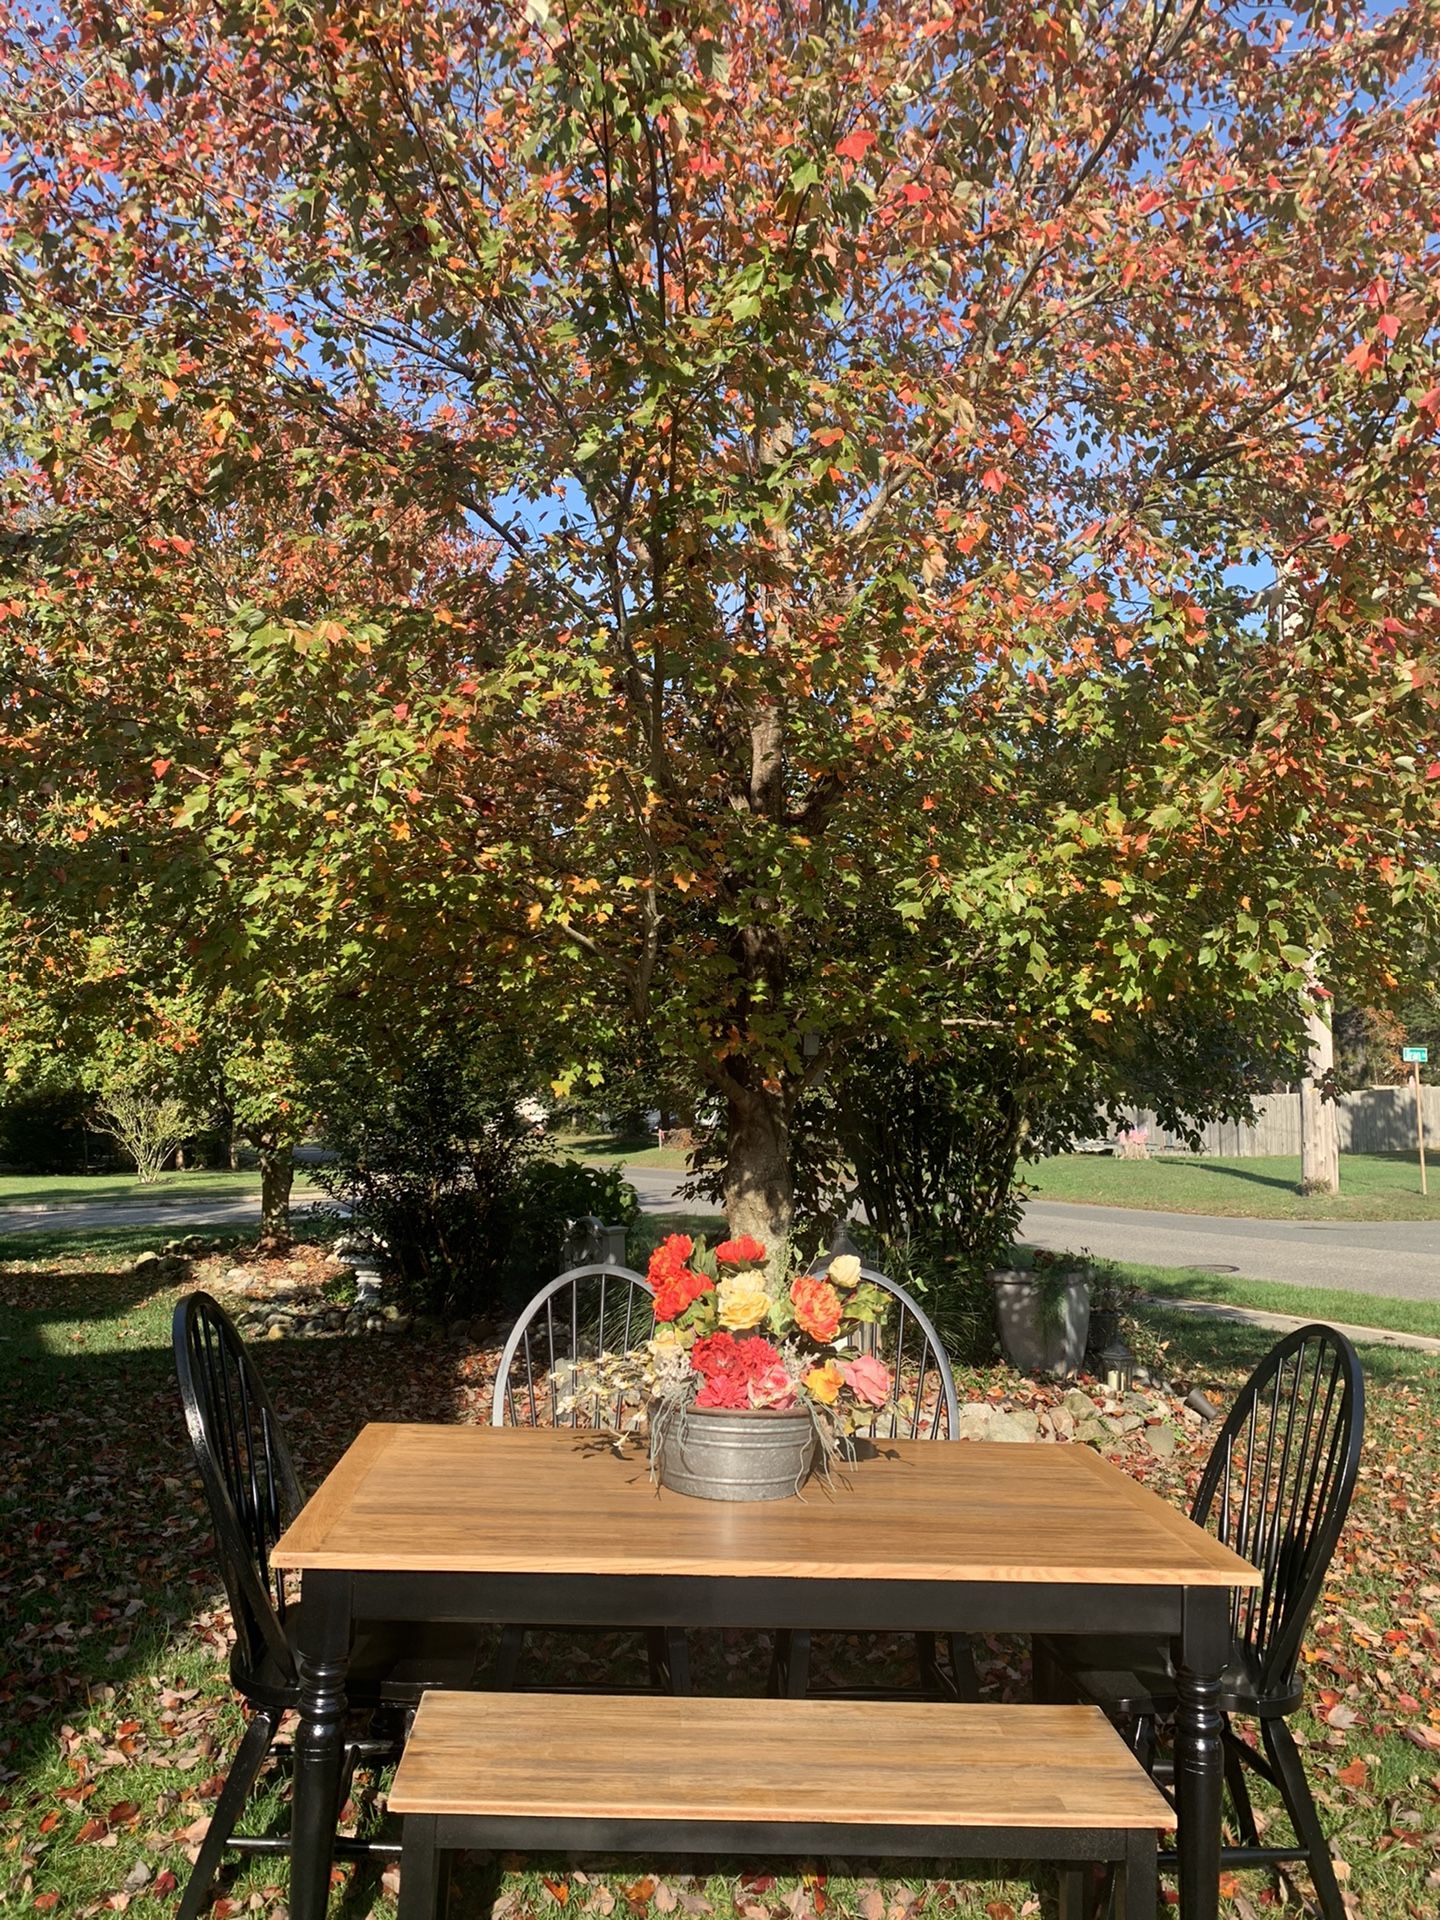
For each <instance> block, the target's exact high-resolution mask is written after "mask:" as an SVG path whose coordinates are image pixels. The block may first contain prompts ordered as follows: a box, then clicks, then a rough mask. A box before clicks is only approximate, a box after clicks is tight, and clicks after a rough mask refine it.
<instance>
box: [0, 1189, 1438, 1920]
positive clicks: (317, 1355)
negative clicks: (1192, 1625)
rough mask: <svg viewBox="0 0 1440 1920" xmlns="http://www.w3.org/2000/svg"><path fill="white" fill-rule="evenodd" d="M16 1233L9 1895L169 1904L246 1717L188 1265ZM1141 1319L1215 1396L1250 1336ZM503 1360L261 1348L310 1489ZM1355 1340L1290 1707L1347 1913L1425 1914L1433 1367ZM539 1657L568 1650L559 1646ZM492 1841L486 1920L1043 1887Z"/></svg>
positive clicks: (289, 1343)
mask: <svg viewBox="0 0 1440 1920" xmlns="http://www.w3.org/2000/svg"><path fill="white" fill-rule="evenodd" d="M671 1224H674V1223H672V1222H669V1221H665V1220H655V1221H653V1222H647V1225H653V1226H654V1228H655V1229H656V1230H657V1231H664V1230H665V1229H666V1228H667V1227H668V1226H670V1225H671ZM62 1249H63V1250H62ZM19 1252H20V1249H19V1248H16V1247H13V1246H10V1245H7V1244H6V1243H4V1242H0V1428H3V1431H4V1432H5V1433H6V1435H7V1437H8V1444H7V1446H6V1448H5V1450H4V1452H3V1453H0V1649H3V1651H0V1905H10V1906H13V1909H14V1910H15V1911H17V1912H21V1911H23V1912H41V1913H46V1912H52V1913H57V1914H60V1915H63V1916H66V1917H67V1920H70V1917H71V1916H74V1917H76V1920H88V1917H89V1916H93V1915H99V1914H103V1913H109V1912H117V1911H123V1910H125V1909H126V1908H129V1909H130V1910H131V1911H132V1913H133V1914H135V1915H137V1916H141V1917H142V1920H143V1917H145V1916H149V1915H151V1914H154V1915H155V1916H157V1920H158V1916H160V1915H161V1914H162V1913H164V1914H170V1913H173V1911H174V1906H175V1900H176V1882H177V1880H179V1879H182V1878H183V1875H184V1872H185V1869H186V1859H187V1848H193V1847H194V1845H195V1843H196V1836H197V1833H198V1831H199V1828H198V1824H197V1823H199V1822H202V1821H203V1820H204V1819H205V1818H206V1816H207V1813H208V1810H209V1809H210V1807H211V1806H213V1804H214V1799H215V1796H216V1794H217V1792H218V1790H219V1784H220V1780H219V1776H220V1775H221V1774H223V1771H224V1769H225V1767H226V1766H227V1765H228V1762H229V1758H230V1755H231V1753H232V1751H233V1748H234V1745H235V1742H236V1739H237V1737H238V1734H239V1731H240V1727H241V1718H240V1713H239V1710H238V1708H237V1706H236V1704H235V1702H234V1700H233V1698H232V1696H231V1694H230V1691H229V1688H228V1686H227V1683H226V1675H225V1665H224V1654H225V1645H226V1634H227V1625H228V1622H227V1616H226V1612H225V1608H224V1601H223V1595H222V1594H221V1591H220V1588H219V1585H218V1582H217V1580H216V1577H215V1574H214V1570H213V1562H212V1559H211V1555H210V1548H209V1536H208V1525H207V1520H206V1515H205V1510H204V1505H203V1502H202V1500H201V1497H200V1493H199V1489H198V1487H197V1485H196V1483H195V1479H194V1474H193V1471H192V1467H191V1463H190V1459H189V1455H188V1451H187V1449H186V1446H185V1444H184V1439H183V1434H182V1430H181V1421H180V1413H179V1407H178V1402H177V1398H176V1394H175V1388H174V1382H173V1376H172V1371H171V1361H170V1353H169V1317H170V1310H171V1307H172V1304H173V1301H174V1299H175V1297H176V1293H177V1291H178V1290H179V1289H177V1288H175V1287H173V1286H167V1287H165V1288H163V1289H161V1290H160V1291H154V1290H152V1288H151V1287H150V1286H147V1284H146V1281H145V1277H144V1276H143V1275H141V1276H137V1275H129V1274H125V1273H123V1272H121V1271H119V1268H120V1265H121V1258H120V1253H119V1251H117V1250H115V1249H113V1248H111V1247H110V1246H109V1245H108V1244H107V1245H106V1246H104V1247H95V1248H94V1249H91V1250H86V1249H84V1248H83V1247H81V1246H80V1245H78V1244H77V1241H76V1239H75V1237H74V1236H69V1237H67V1239H66V1241H64V1242H60V1241H59V1240H58V1239H55V1238H52V1239H50V1240H49V1242H48V1243H45V1242H36V1241H30V1240H27V1242H26V1243H25V1247H24V1255H23V1257H20V1258H15V1257H12V1256H14V1255H16V1254H18V1253H19ZM222 1258H223V1260H224V1262H225V1263H227V1264H228V1262H229V1260H230V1259H231V1258H233V1255H230V1254H227V1255H225V1256H223V1257H222ZM212 1273H213V1270H212V1269H211V1268H209V1267H204V1266H202V1267H201V1268H200V1270H199V1271H198V1273H197V1274H196V1276H195V1277H196V1278H197V1279H198V1280H200V1281H202V1282H204V1283H209V1282H210V1281H211V1279H212ZM1211 1278H1213V1276H1211ZM1149 1330H1150V1332H1151V1334H1152V1335H1154V1336H1156V1337H1158V1338H1160V1339H1161V1340H1163V1341H1164V1342H1166V1344H1167V1364H1168V1366H1169V1368H1170V1370H1171V1372H1172V1373H1173V1374H1174V1375H1175V1376H1176V1377H1177V1378H1178V1380H1179V1381H1180V1382H1181V1383H1182V1385H1188V1384H1196V1385H1200V1386H1202V1387H1204V1389H1205V1390H1206V1391H1207V1392H1208V1393H1209V1394H1211V1396H1212V1397H1213V1398H1215V1399H1217V1400H1220V1401H1224V1400H1226V1399H1227V1398H1228V1397H1229V1395H1230V1394H1231V1393H1232V1392H1233V1391H1234V1389H1235V1387H1236V1386H1237V1385H1238V1383H1239V1381H1240V1380H1241V1379H1242V1378H1243V1375H1244V1373H1245V1372H1246V1371H1247V1370H1248V1368H1249V1366H1250V1365H1252V1364H1253V1363H1254V1361H1255V1360H1256V1359H1257V1358H1258V1356H1259V1355H1260V1353H1261V1352H1262V1351H1263V1350H1264V1347H1265V1346H1266V1345H1267V1344H1268V1337H1267V1336H1266V1335H1264V1334H1262V1333H1260V1332H1258V1331H1256V1330H1254V1329H1250V1328H1247V1327H1243V1326H1235V1325H1232V1324H1228V1323H1219V1322H1210V1321H1202V1320H1198V1319H1194V1318H1187V1317H1184V1316H1181V1315H1174V1314H1167V1313H1166V1312H1165V1311H1164V1310H1163V1309H1153V1310H1151V1313H1150V1329H1149ZM494 1357H495V1353H494V1345H493V1343H492V1342H489V1341H479V1342H477V1341H475V1340H473V1339H471V1338H470V1337H468V1336H467V1335H466V1334H464V1333H461V1332H453V1333H452V1332H444V1333H441V1332H428V1333H425V1334H415V1335H412V1336H405V1337H400V1338H395V1337H391V1338H386V1339H383V1340H382V1339H379V1338H377V1339H375V1340H373V1341H371V1340H366V1341H363V1342H357V1341H355V1340H350V1339H336V1340H285V1341H279V1342H275V1343H273V1344H271V1343H267V1344H266V1346H265V1349H264V1352H263V1355H262V1357H261V1365H262V1368H263V1370H264V1372H265V1374H266V1377H267V1379H268V1380H269V1382H270V1384H271V1387H272V1391H273V1392H274V1394H275V1397H276V1399H277V1401H278V1403H279V1405H280V1408H281V1410H282V1413H283V1414H284V1416H285V1418H286V1424H287V1431H288V1433H289V1435H290V1438H291V1441H292V1444H293V1446H294V1449H295V1452H296V1454H297V1457H298V1459H299V1462H300V1466H301V1470H302V1473H303V1475H304V1476H305V1477H306V1479H307V1480H308V1481H309V1483H310V1484H312V1485H313V1484H314V1483H315V1481H316V1480H317V1479H318V1478H319V1476H320V1475H321V1474H322V1473H323V1472H324V1471H325V1469H326V1467H327V1466H328V1465H329V1464H330V1463H331V1462H332V1461H333V1460H334V1459H335V1458H336V1457H337V1456H338V1455H339V1453H340V1452H341V1450H342V1449H343V1447H344V1446H345V1445H346V1443H347V1442H348V1441H349V1440H350V1439H351V1437H352V1436H353V1435H354V1433H355V1432H356V1430H357V1429H358V1428H359V1426H360V1425H361V1424H362V1423H363V1421H365V1420H366V1419H425V1420H457V1419H459V1420H475V1419H480V1418H483V1417H484V1407H485V1404H486V1402H487V1400H488V1391H487V1389H488V1386H489V1383H490V1380H491V1377H492V1373H493V1366H494ZM1366 1362H1367V1369H1368V1374H1369V1389H1370V1424H1369V1434H1368V1447H1367V1456H1366V1462H1365V1467H1364V1473H1363V1479H1362V1484H1361V1488H1360V1491H1359V1494H1358V1496H1357V1501H1356V1507H1355V1510H1354V1512H1353V1514H1352V1518H1351V1522H1350V1525H1349V1527H1348V1529H1347V1531H1346V1534H1345V1537H1344V1539H1343V1542H1342V1547H1341V1552H1340V1554H1339V1556H1338V1558H1337V1560H1336V1562H1335V1565H1334V1571H1333V1578H1332V1579H1331V1581H1330V1583H1329V1585H1328V1586H1327V1589H1326V1592H1325V1596H1324V1599H1323V1601H1322V1603H1321V1605H1320V1607H1319V1608H1318V1610H1317V1613H1316V1615H1315V1618H1314V1621H1313V1622H1312V1628H1311V1634H1310V1644H1309V1647H1308V1649H1307V1654H1306V1666H1307V1677H1308V1703H1307V1709H1306V1710H1305V1711H1304V1712H1302V1713H1301V1714H1300V1715H1298V1716H1297V1718H1296V1720H1295V1722H1294V1723H1292V1724H1294V1725H1295V1727H1296V1731H1297V1733H1298V1735H1299V1736H1300V1737H1301V1738H1302V1739H1303V1740H1304V1742H1305V1746H1306V1751H1307V1757H1308V1764H1309V1768H1310V1772H1311V1776H1312V1779H1313V1780H1314V1782H1315V1785H1316V1789H1317V1793H1318V1795H1319V1798H1320V1801H1321V1804H1322V1807H1323V1809H1324V1812H1325V1817H1326V1819H1327V1821H1328V1823H1329V1827H1330V1831H1331V1833H1332V1835H1333V1837H1334V1841H1335V1845H1336V1849H1337V1852H1338V1853H1339V1854H1340V1856H1341V1857H1342V1858H1343V1859H1344V1860H1345V1862H1346V1863H1347V1869H1348V1878H1347V1886H1348V1891H1349V1892H1350V1893H1351V1894H1353V1896H1354V1898H1355V1900H1356V1902H1357V1906H1356V1912H1357V1914H1358V1915H1361V1916H1363V1920H1421V1916H1431V1915H1433V1913H1434V1912H1435V1892H1434V1889H1435V1884H1436V1881H1435V1875H1436V1872H1437V1867H1440V1630H1437V1621H1440V1568H1437V1544H1440V1368H1437V1367H1436V1366H1435V1365H1434V1364H1433V1363H1432V1362H1430V1361H1429V1360H1428V1359H1426V1358H1424V1357H1423V1356H1417V1355H1413V1354H1406V1353H1402V1352H1395V1351H1391V1350H1388V1349H1372V1350H1371V1351H1369V1352H1368V1353H1367V1355H1366ZM1007 1381H1013V1376H1010V1375H1008V1374H1006V1373H1005V1372H1004V1370H1003V1369H999V1368H997V1369H994V1370H993V1371H991V1372H988V1373H978V1374H967V1375H966V1376H964V1378H963V1381H962V1388H963V1392H964V1394H965V1395H966V1396H967V1397H975V1396H977V1395H980V1394H983V1393H984V1392H985V1391H986V1389H987V1387H998V1386H1003V1385H1004V1384H1005V1383H1006V1382H1007ZM1207 1440H1208V1435H1206V1434H1205V1433H1204V1432H1203V1431H1197V1430H1195V1429H1186V1430H1185V1431H1184V1432H1182V1433H1181V1434H1180V1435H1179V1441H1178V1445H1177V1450H1176V1453H1175V1455H1174V1456H1173V1457H1171V1458H1168V1459H1157V1460H1154V1461H1150V1462H1148V1463H1147V1465H1146V1466H1145V1467H1144V1469H1143V1471H1144V1475H1145V1477H1146V1479H1147V1480H1149V1481H1150V1482H1151V1484H1153V1485H1154V1486H1155V1488H1156V1490H1157V1491H1158V1492H1159V1493H1161V1494H1162V1495H1163V1496H1164V1497H1165V1498H1167V1499H1169V1500H1171V1501H1173V1502H1176V1503H1182V1502H1183V1500H1184V1499H1185V1497H1186V1486H1187V1482H1190V1483H1193V1479H1194V1475H1195V1473H1196V1470H1197V1467H1198V1463H1199V1459H1200V1456H1201V1454H1202V1452H1203V1450H1204V1447H1205V1446H1206V1444H1207ZM1130 1464H1131V1466H1132V1470H1136V1471H1140V1469H1139V1468H1138V1467H1136V1466H1135V1463H1134V1461H1133V1460H1132V1461H1131V1463H1130ZM702 1639H703V1640H704V1642H705V1644H704V1645H703V1646H702V1645H701V1644H700V1642H701V1640H702ZM695 1651H696V1656H697V1661H698V1662H699V1664H700V1665H701V1667H702V1670H703V1671H704V1673H705V1679H706V1684H708V1685H713V1686H719V1687H725V1688H730V1689H734V1690H737V1691H752V1690H753V1691H759V1690H761V1689H762V1688H763V1685H764V1676H765V1658H764V1647H763V1644H756V1642H755V1639H754V1637H753V1636H726V1637H725V1638H724V1639H723V1640H722V1639H721V1638H720V1637H719V1636H698V1635H697V1636H695ZM539 1657H540V1658H541V1659H542V1660H544V1659H546V1658H547V1657H549V1658H555V1659H557V1660H558V1661H559V1663H560V1664H559V1665H558V1667H557V1668H556V1669H555V1670H556V1671H557V1672H559V1673H567V1674H569V1673H573V1672H574V1670H575V1664H576V1659H575V1655H574V1652H573V1644H566V1643H563V1642H562V1643H561V1646H560V1649H559V1651H558V1653H555V1654H551V1655H548V1656H547V1653H546V1651H545V1650H544V1649H543V1648H542V1649H541V1650H540V1653H539ZM628 1657H632V1658H633V1657H634V1653H633V1650H632V1651H631V1653H630V1654H629V1656H628ZM981 1664H982V1669H983V1671H984V1674H985V1678H986V1684H987V1687H988V1689H989V1690H990V1691H991V1692H992V1693H994V1694H998V1695H1002V1696H1003V1695H1011V1694H1017V1693H1023V1690H1024V1687H1025V1684H1026V1674H1025V1654H1024V1649H1023V1647H1022V1646H1020V1645H1019V1644H1018V1643H1014V1642H1008V1641H1005V1640H1003V1639H998V1638H997V1639H995V1640H992V1641H990V1642H988V1643H987V1644H986V1645H985V1646H984V1648H982V1660H981ZM283 1791H284V1789H283V1787H282V1786H281V1785H279V1784H278V1783H277V1784H273V1785H272V1786H271V1788H270V1790H269V1795H268V1799H267V1801H266V1802H264V1803H262V1804H259V1805H256V1806H255V1807H254V1808H252V1816H251V1817H252V1822H262V1821H264V1820H266V1819H270V1818H274V1819H277V1820H278V1819H280V1818H282V1817H283V1810H282V1809H281V1808H280V1806H279V1802H280V1799H281V1798H282V1795H283ZM502 1866H503V1869H504V1871H503V1872H500V1873H498V1874H497V1875H496V1877H495V1884H494V1892H495V1907H494V1911H495V1914H496V1915H497V1917H498V1920H555V1915H556V1914H557V1912H558V1911H559V1910H560V1909H562V1908H563V1909H565V1910H567V1911H568V1912H570V1913H579V1914H586V1915H590V1914H597V1915H601V1916H609V1915H617V1916H618V1920H650V1916H651V1915H652V1914H653V1915H655V1916H665V1915H669V1914H672V1913H679V1914H681V1915H684V1916H691V1915H699V1916H705V1915H713V1916H715V1917H716V1920H812V1916H819V1915H822V1914H825V1913H826V1912H827V1911H828V1913H829V1914H830V1915H831V1916H832V1917H833V1916H843V1920H852V1917H853V1920H930V1916H934V1920H1017V1916H1025V1915H1037V1916H1044V1915H1049V1914H1051V1913H1052V1912H1053V1892H1052V1891H1051V1890H1050V1888H1049V1886H1048V1885H1047V1883H1046V1882H1045V1880H1044V1878H1043V1877H1042V1878H1041V1880H1040V1882H1039V1886H1040V1889H1041V1891H1040V1895H1039V1898H1038V1900H1037V1898H1036V1896H1035V1894H1034V1893H1033V1891H1032V1885H1031V1882H1030V1881H1029V1880H1028V1879H1026V1878H1012V1877H1010V1876H1008V1875H1007V1874H1005V1873H1004V1871H1003V1870H997V1871H995V1872H994V1873H993V1875H992V1874H988V1873H985V1872H981V1873H979V1874H973V1873H970V1874H967V1875H966V1877H965V1878H963V1879H956V1878H954V1877H953V1874H952V1873H951V1872H950V1871H949V1870H948V1869H946V1868H943V1867H941V1868H936V1869H935V1870H934V1877H932V1876H931V1875H930V1874H928V1873H926V1871H925V1869H924V1868H923V1866H920V1867H917V1868H916V1870H915V1871H914V1872H913V1873H911V1874H906V1875H897V1874H896V1872H895V1871H894V1867H893V1865H882V1866H880V1867H879V1868H878V1869H875V1870H870V1869H867V1866H866V1864H865V1863H864V1862H838V1861H828V1862H816V1863H814V1864H813V1870H812V1871H810V1872H808V1873H803V1874H802V1873H797V1872H795V1871H794V1870H793V1867H787V1866H784V1865H780V1864H774V1863H766V1862H746V1863H735V1862H728V1863H727V1862H695V1863H684V1862H663V1863H662V1862H654V1863H651V1862H647V1861H638V1860H636V1861H630V1862H627V1863H625V1864H624V1865H623V1868H618V1869H617V1868H615V1867H612V1866H609V1865H607V1863H604V1862H593V1861H590V1862H584V1863H581V1870H579V1871H576V1870H574V1863H562V1862H551V1861H545V1862H541V1861H525V1860H513V1859H507V1860H506V1861H504V1862H503V1863H502ZM477 1871H478V1869H477ZM222 1891H223V1897H224V1900H225V1901H226V1903H227V1904H226V1905H224V1906H218V1905H217V1907H216V1908H215V1909H214V1911H215V1912H216V1913H217V1914H218V1915H220V1916H222V1920H223V1916H225V1915H232V1916H233V1915H236V1914H238V1913H240V1912H242V1911H243V1912H247V1913H249V1912H254V1913H257V1914H261V1915H265V1916H268V1917H269V1920H280V1916H281V1914H282V1913H283V1911H284V1907H285V1874H284V1866H283V1862H282V1861H277V1860H269V1859H255V1860H252V1861H251V1862H250V1863H248V1864H246V1865H243V1866H239V1865H237V1866H236V1867H235V1869H234V1871H233V1872H232V1875H231V1877H230V1879H229V1880H228V1883H227V1884H226V1885H225V1886H224V1887H223V1889H222ZM392 1893H393V1877H392V1886H391V1887H388V1888H387V1887H386V1886H385V1885H384V1884H383V1883H382V1882H381V1880H380V1879H379V1878H378V1877H377V1876H376V1875H374V1874H369V1873H366V1872H365V1871H363V1870H362V1871H360V1872H359V1873H357V1872H355V1871H353V1870H347V1871H346V1872H345V1873H343V1874H342V1875H341V1877H340V1880H339V1881H338V1882H337V1886H336V1889H335V1893H334V1898H333V1902H332V1914H333V1915H335V1916H339V1915H342V1914H343V1915H345V1916H348V1920H364V1916H367V1915H373V1916H376V1920H389V1916H391V1915H393V1911H394V1905H393V1899H392ZM1271 1898H1272V1896H1271V1894H1270V1882H1269V1881H1268V1879H1267V1877H1266V1876H1264V1875H1261V1874H1248V1875H1243V1876H1240V1877H1239V1878H1237V1879H1233V1880H1227V1883H1226V1901H1225V1908H1226V1912H1227V1913H1231V1914H1234V1915H1236V1916H1238V1920H1255V1916H1256V1914H1257V1912H1258V1910H1259V1908H1260V1907H1261V1906H1264V1905H1268V1904H1269V1902H1270V1900H1271ZM471 1910H478V1909H472V1908H470V1907H467V1908H466V1911H471Z"/></svg>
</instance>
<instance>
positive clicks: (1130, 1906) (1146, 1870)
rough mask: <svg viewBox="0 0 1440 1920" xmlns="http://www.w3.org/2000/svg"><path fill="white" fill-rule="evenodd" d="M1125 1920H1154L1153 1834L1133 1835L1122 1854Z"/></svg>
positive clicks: (1156, 1865)
mask: <svg viewBox="0 0 1440 1920" xmlns="http://www.w3.org/2000/svg"><path fill="white" fill-rule="evenodd" d="M1124 1875H1125V1905H1124V1907H1123V1908H1122V1911H1123V1913H1124V1915H1125V1920H1155V1910H1156V1908H1157V1907H1158V1905H1159V1903H1160V1865H1159V1858H1158V1854H1157V1851H1156V1842H1155V1835H1154V1834H1153V1833H1132V1834H1131V1835H1130V1836H1129V1839H1128V1842H1127V1845H1126V1850H1125V1867H1124Z"/></svg>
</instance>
